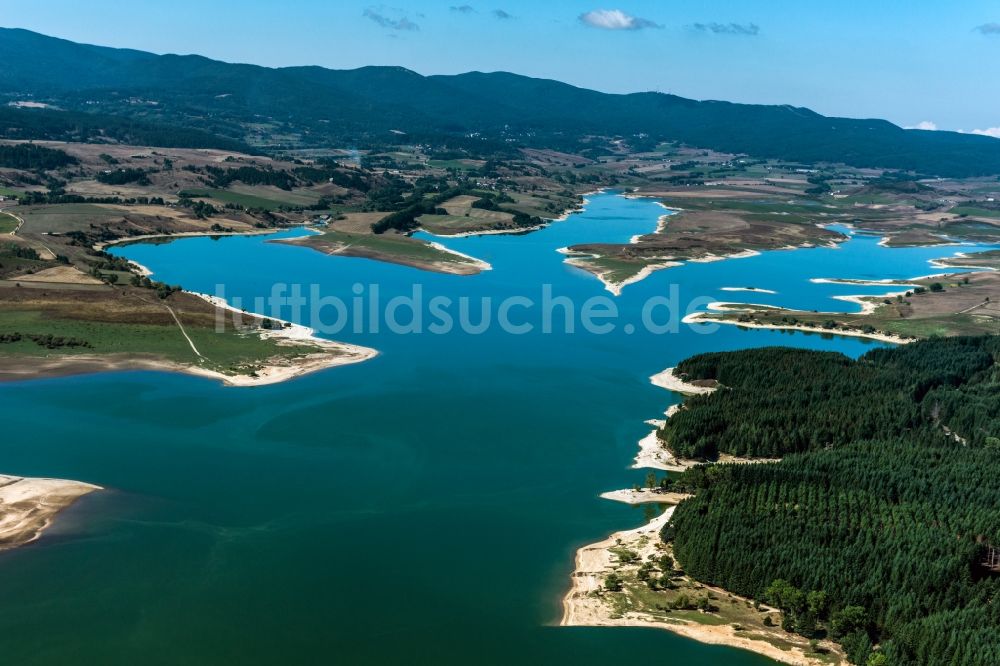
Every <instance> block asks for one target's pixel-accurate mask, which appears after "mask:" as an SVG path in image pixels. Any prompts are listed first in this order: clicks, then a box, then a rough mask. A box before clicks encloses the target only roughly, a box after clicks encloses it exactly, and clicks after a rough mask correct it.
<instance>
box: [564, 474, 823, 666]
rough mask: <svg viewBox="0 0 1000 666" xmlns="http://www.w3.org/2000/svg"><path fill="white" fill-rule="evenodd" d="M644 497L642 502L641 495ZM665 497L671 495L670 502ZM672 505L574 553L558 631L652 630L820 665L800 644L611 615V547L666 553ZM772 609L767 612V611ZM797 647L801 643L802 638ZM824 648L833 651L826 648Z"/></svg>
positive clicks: (653, 497) (660, 499) (631, 495)
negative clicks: (784, 644) (608, 585)
mask: <svg viewBox="0 0 1000 666" xmlns="http://www.w3.org/2000/svg"><path fill="white" fill-rule="evenodd" d="M647 495H648V497H649V499H648V500H647V499H646V497H647ZM667 495H671V496H672V497H670V499H668V498H667ZM602 497H607V498H608V499H613V500H617V501H626V502H628V503H630V504H640V503H645V502H647V501H649V502H656V503H672V502H670V500H671V499H678V500H683V499H684V498H685V497H686V496H684V495H680V494H676V493H669V494H668V493H653V492H651V491H649V490H648V489H646V490H643V491H639V492H636V491H627V490H620V491H612V492H610V493H605V494H604V495H602ZM675 509H676V506H670V507H669V508H667V509H666V510H665V511H664V512H663V513H662V514H660V515H659V516H657V517H656V518H654V519H653V520H651V521H650V522H649V523H647V524H646V525H643V526H641V527H637V528H635V529H631V530H623V531H621V532H615V533H614V534H612V535H611V536H609V537H608V538H607V539H604V540H603V541H599V542H597V543H593V544H590V545H586V546H583V547H582V548H580V549H578V550H577V551H576V558H575V564H574V570H573V574H572V578H571V580H572V583H571V586H570V589H569V591H568V592H567V593H566V596H565V597H563V616H562V619H561V620H560V622H559V626H562V627H574V626H575V627H652V628H657V629H665V630H667V631H672V632H674V633H675V634H678V635H680V636H683V637H685V638H689V639H692V640H695V641H698V642H700V643H706V644H710V645H722V646H726V647H733V648H738V649H741V650H748V651H750V652H755V653H757V654H761V655H764V656H766V657H769V658H770V659H774V660H775V661H779V662H781V663H785V664H792V665H793V666H815V665H816V664H821V663H825V662H823V661H821V660H819V659H812V658H809V657H807V656H806V654H805V651H804V646H792V647H791V648H790V649H787V650H783V649H781V648H779V647H777V646H775V645H774V644H772V643H770V642H767V641H766V640H763V639H759V640H755V639H754V638H751V637H750V636H749V635H747V634H746V633H744V635H742V636H740V635H737V631H738V629H737V627H736V626H734V625H733V624H702V623H699V622H695V621H691V620H687V619H683V618H681V617H668V618H662V617H655V616H653V615H651V614H650V613H647V612H643V611H635V610H633V611H626V612H624V613H622V614H616V612H615V610H614V608H613V606H612V604H611V602H610V601H609V600H608V598H607V596H606V594H607V593H606V592H605V591H604V579H605V577H606V576H607V574H608V573H610V572H611V571H614V570H615V569H617V568H618V567H619V566H621V565H620V563H619V561H618V556H617V555H616V554H615V553H614V552H612V549H613V548H614V549H619V548H626V549H629V550H631V551H634V552H635V553H637V554H638V558H639V559H638V561H642V562H645V561H649V559H650V558H651V557H653V558H655V557H656V556H657V555H658V554H660V553H663V552H664V551H665V550H666V547H665V544H664V543H663V541H662V539H661V538H660V531H661V530H662V529H663V527H664V526H665V525H667V524H668V523H669V522H670V519H671V518H672V517H673V513H674V510H675ZM703 589H705V590H706V591H710V592H713V593H715V594H716V595H717V597H719V598H723V597H732V598H734V599H736V600H737V601H741V602H745V603H746V604H747V605H749V603H750V602H749V600H745V599H742V598H740V597H736V596H735V595H730V594H729V593H727V592H725V591H724V590H720V589H718V588H711V587H708V586H703ZM770 610H773V609H770ZM782 634H784V631H783V630H780V629H775V630H774V635H775V636H780V635H782ZM801 643H803V644H804V643H805V639H802V641H801ZM829 647H833V646H832V645H831V646H829Z"/></svg>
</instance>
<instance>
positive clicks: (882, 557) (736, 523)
mask: <svg viewBox="0 0 1000 666" xmlns="http://www.w3.org/2000/svg"><path fill="white" fill-rule="evenodd" d="M681 367H683V368H684V371H685V372H687V373H688V376H689V377H690V378H704V379H707V378H716V379H718V380H719V381H720V382H722V383H723V384H724V385H725V386H726V387H727V388H723V389H720V390H719V391H717V392H715V393H713V394H711V395H709V396H697V397H693V398H689V399H688V400H687V401H686V403H685V405H686V408H685V409H683V410H681V412H680V413H679V414H677V415H675V416H674V417H672V418H677V417H678V416H682V415H685V414H686V413H691V414H697V413H698V412H706V414H705V415H703V416H704V418H699V419H697V420H693V421H689V422H688V424H687V425H685V426H684V427H683V428H681V429H680V430H688V429H690V430H692V431H696V430H697V429H698V428H704V429H705V430H704V435H705V438H706V439H707V440H709V441H712V442H716V443H718V442H719V441H722V440H726V439H731V438H740V437H749V438H750V439H751V440H752V442H753V444H752V445H751V446H755V445H758V444H760V443H761V442H763V441H767V439H768V436H767V434H766V433H768V432H770V433H772V436H773V441H774V442H778V443H781V444H783V443H785V442H786V441H788V440H787V437H788V435H787V433H788V431H797V432H798V434H799V437H798V439H797V440H796V443H797V444H798V443H801V442H805V443H808V444H809V446H806V447H805V448H804V449H803V448H801V447H799V446H795V447H792V448H791V449H787V450H793V451H803V452H801V453H790V454H789V455H787V456H785V457H784V458H783V459H782V460H781V461H780V462H777V463H762V464H752V465H712V466H701V467H697V468H694V469H692V470H689V471H688V472H686V473H685V474H684V475H683V476H682V477H681V479H680V480H679V483H681V484H682V485H686V486H687V487H689V488H692V489H695V490H696V495H695V497H694V498H692V499H691V500H688V501H685V502H683V503H682V504H681V505H679V506H678V508H677V510H676V512H675V514H674V518H673V521H672V523H671V526H669V527H668V528H667V529H666V530H665V532H664V537H665V538H666V539H667V540H671V541H672V543H673V548H674V553H675V555H676V557H677V559H678V561H679V562H680V563H681V564H682V565H683V567H684V570H685V571H686V572H687V573H688V574H690V575H691V576H693V577H695V578H697V579H698V580H702V581H704V582H707V583H711V584H715V585H719V586H721V587H724V588H726V589H728V590H731V591H733V592H735V593H738V594H741V595H745V596H748V597H752V598H755V599H758V600H761V601H764V602H765V603H769V604H772V605H775V606H777V607H779V608H781V609H782V611H783V618H784V626H785V628H786V629H788V630H789V631H795V632H797V633H801V634H803V635H805V636H808V637H821V636H824V635H825V636H831V637H832V638H834V639H835V640H837V641H839V642H841V643H842V644H843V645H844V648H845V650H846V651H847V653H848V654H849V655H850V656H851V659H852V661H853V662H854V663H859V664H866V663H867V664H944V663H947V664H968V665H986V664H996V663H1000V608H998V604H997V603H996V600H997V594H998V593H1000V573H998V572H996V571H993V570H991V569H989V568H988V567H986V566H985V565H984V556H985V554H986V552H987V550H988V549H989V548H990V547H991V546H1000V459H998V454H1000V337H996V336H991V337H981V338H947V339H934V340H927V341H922V342H917V343H913V344H910V345H906V346H904V347H900V348H895V349H879V350H874V351H872V352H869V353H868V354H866V355H864V356H862V357H861V358H860V359H858V360H857V361H852V360H850V359H848V358H846V357H843V356H840V355H839V354H829V353H821V352H809V351H796V350H789V349H778V348H772V349H756V350H745V351H739V352H728V353H721V354H706V355H702V356H698V357H694V358H692V359H690V360H689V361H688V362H686V363H684V364H682V366H681ZM851 387H853V388H851ZM775 388H778V389H779V391H780V395H781V399H780V400H779V401H776V400H773V399H772V396H771V393H772V391H773V390H774V389H775ZM883 394H885V395H883ZM782 401H783V402H784V404H782ZM713 403H717V404H719V405H726V407H725V408H724V409H723V411H721V412H715V413H714V414H711V415H710V414H709V413H712V412H713V411H714V407H713ZM737 405H738V407H737ZM866 405H867V407H866ZM795 412H804V415H802V416H801V417H798V416H795ZM724 419H732V420H733V421H735V423H733V424H731V425H728V426H723V425H722V421H723V420H724ZM856 420H861V423H860V424H855V423H853V421H856ZM833 422H844V426H843V427H842V428H840V429H838V430H836V431H833V432H830V431H828V428H829V427H830V425H831V423H833ZM713 425H714V426H718V427H719V428H721V429H718V430H716V431H714V432H713V431H712V428H713ZM814 433H822V435H820V436H818V437H816V438H815V439H811V438H810V436H811V435H812V434H814ZM688 439H689V440H690V439H691V437H690V436H689V437H688ZM720 448H723V449H724V448H726V447H723V446H720ZM873 646H877V649H874V648H873Z"/></svg>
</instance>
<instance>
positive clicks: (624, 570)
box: [559, 368, 845, 666]
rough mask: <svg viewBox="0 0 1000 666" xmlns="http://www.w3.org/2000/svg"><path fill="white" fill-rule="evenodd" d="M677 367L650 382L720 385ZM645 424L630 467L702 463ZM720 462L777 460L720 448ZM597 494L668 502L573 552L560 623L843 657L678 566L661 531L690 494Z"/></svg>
mask: <svg viewBox="0 0 1000 666" xmlns="http://www.w3.org/2000/svg"><path fill="white" fill-rule="evenodd" d="M674 371H675V368H667V369H666V370H664V371H663V372H660V373H657V374H655V375H653V376H652V377H650V383H652V384H653V385H654V386H658V387H660V388H664V389H666V390H669V391H673V392H676V393H680V394H682V395H685V396H695V395H707V394H709V393H712V392H714V391H716V390H718V389H719V388H720V384H719V383H718V382H716V381H715V380H693V381H688V380H687V379H685V378H682V377H679V376H677V375H676V374H675V372H674ZM682 408H683V406H682V404H675V405H672V406H671V407H670V408H669V409H668V410H667V412H666V418H670V417H671V416H673V415H674V414H676V413H677V412H678V411H679V410H680V409H682ZM648 423H650V425H654V426H656V428H655V429H654V430H653V431H652V432H651V433H650V434H649V435H648V436H647V437H645V438H643V440H642V441H641V442H640V443H639V445H640V453H639V455H638V456H637V457H636V460H635V464H634V465H633V468H636V469H638V468H650V469H659V470H667V471H676V472H682V471H684V470H687V469H690V468H691V467H694V466H696V465H699V464H703V461H695V460H679V459H677V458H674V457H673V455H672V454H671V453H670V452H669V451H668V450H667V449H666V447H665V445H664V443H663V442H662V441H661V440H660V439H659V437H658V432H659V430H660V429H662V427H663V425H664V423H665V421H649V422H648ZM719 462H729V463H761V464H763V463H770V462H776V461H775V460H774V459H746V458H736V457H734V456H730V455H725V454H723V455H722V456H720V460H719ZM652 474H654V475H655V472H654V473H652ZM654 478H655V476H654ZM600 497H601V499H606V500H611V501H616V502H622V503H625V504H629V505H641V504H656V505H666V508H665V510H664V511H663V512H662V513H660V515H658V516H656V517H655V518H653V519H652V520H649V521H648V522H647V523H646V524H644V525H641V526H639V527H636V528H633V529H629V530H622V531H619V532H615V533H613V534H612V535H610V536H609V537H607V538H606V539H603V540H601V541H598V542H597V543H593V544H588V545H585V546H583V547H581V548H579V549H578V550H577V552H576V556H575V558H574V570H573V573H572V575H571V584H570V589H569V591H568V592H567V593H566V594H565V596H564V597H563V615H562V618H561V620H560V622H559V625H560V626H607V627H622V626H627V627H651V628H657V629H664V630H667V631H671V632H673V633H675V634H678V635H680V636H683V637H685V638H688V639H691V640H695V641H698V642H701V643H706V644H710V645H720V646H725V647H731V648H737V649H741V650H747V651H750V652H754V653H756V654H760V655H763V656H765V657H768V658H770V659H774V660H775V661H778V662H781V663H785V664H791V665H793V666H817V665H822V664H841V663H844V660H845V657H844V654H843V652H842V650H841V649H840V648H839V646H837V645H836V644H835V643H833V642H831V641H828V640H824V641H810V640H808V639H805V638H803V637H801V636H796V635H794V634H789V633H788V632H786V631H785V630H784V629H782V628H781V614H780V611H779V610H778V609H776V608H772V607H770V606H766V605H762V604H759V603H755V602H753V601H752V600H750V599H748V598H745V597H741V596H738V595H735V594H732V593H730V592H728V591H726V590H723V589H722V588H719V587H713V586H709V585H704V584H702V583H700V582H698V581H696V580H694V579H692V578H690V577H689V576H687V575H685V573H684V572H683V570H680V569H679V568H678V567H677V564H676V561H675V558H674V553H673V548H672V545H671V544H669V543H666V542H665V541H664V540H663V538H662V536H661V533H662V532H663V530H664V529H665V528H666V527H667V525H668V524H669V523H670V520H671V518H672V516H673V512H674V510H675V508H676V507H677V505H678V504H680V503H681V502H683V501H684V500H686V499H688V498H690V497H692V495H690V494H687V493H684V492H671V491H667V490H664V489H663V488H662V487H645V488H639V487H637V488H633V489H622V490H613V491H608V492H605V493H601V495H600Z"/></svg>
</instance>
